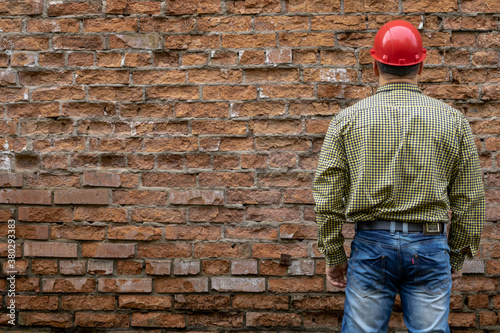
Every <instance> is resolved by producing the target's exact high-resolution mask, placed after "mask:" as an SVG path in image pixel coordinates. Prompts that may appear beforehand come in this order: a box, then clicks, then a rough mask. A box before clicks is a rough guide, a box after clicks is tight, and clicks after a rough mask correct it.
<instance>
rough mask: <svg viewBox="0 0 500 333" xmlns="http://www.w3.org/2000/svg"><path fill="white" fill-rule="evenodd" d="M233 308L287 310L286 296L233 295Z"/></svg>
mask: <svg viewBox="0 0 500 333" xmlns="http://www.w3.org/2000/svg"><path fill="white" fill-rule="evenodd" d="M233 308H235V309H269V310H287V309H288V296H270V295H234V298H233Z"/></svg>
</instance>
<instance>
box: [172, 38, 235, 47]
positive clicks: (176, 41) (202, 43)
mask: <svg viewBox="0 0 500 333" xmlns="http://www.w3.org/2000/svg"><path fill="white" fill-rule="evenodd" d="M219 44H220V42H219V36H214V35H211V36H199V35H175V36H168V38H167V39H166V40H165V48H168V49H180V50H185V49H190V50H192V49H216V48H219V47H220V46H219ZM223 47H227V46H223ZM229 47H234V46H229Z"/></svg>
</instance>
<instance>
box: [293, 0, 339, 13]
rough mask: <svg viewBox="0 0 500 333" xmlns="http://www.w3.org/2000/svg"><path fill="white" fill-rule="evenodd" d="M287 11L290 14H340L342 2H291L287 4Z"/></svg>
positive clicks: (326, 0)
mask: <svg viewBox="0 0 500 333" xmlns="http://www.w3.org/2000/svg"><path fill="white" fill-rule="evenodd" d="M286 10H287V11H288V12H299V13H331V12H333V13H335V12H340V0H320V1H313V2H307V1H306V2H305V1H299V0H290V1H289V2H287V7H286Z"/></svg>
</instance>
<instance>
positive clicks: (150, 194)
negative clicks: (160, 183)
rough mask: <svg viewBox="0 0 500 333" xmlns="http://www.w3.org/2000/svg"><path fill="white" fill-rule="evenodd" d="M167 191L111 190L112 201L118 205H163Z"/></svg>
mask: <svg viewBox="0 0 500 333" xmlns="http://www.w3.org/2000/svg"><path fill="white" fill-rule="evenodd" d="M166 202H167V193H165V192H162V191H140V190H131V191H120V190H117V191H113V203H114V204H118V205H165V204H166Z"/></svg>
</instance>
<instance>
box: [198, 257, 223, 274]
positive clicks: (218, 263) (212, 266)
mask: <svg viewBox="0 0 500 333" xmlns="http://www.w3.org/2000/svg"><path fill="white" fill-rule="evenodd" d="M202 266H203V274H205V275H223V274H228V273H229V260H203V261H202Z"/></svg>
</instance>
